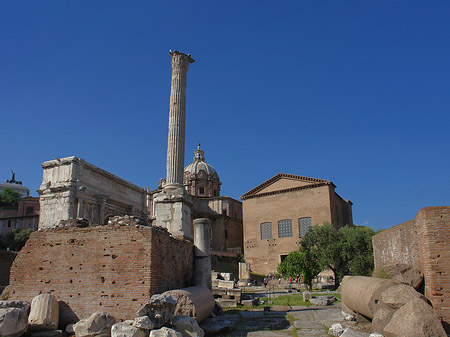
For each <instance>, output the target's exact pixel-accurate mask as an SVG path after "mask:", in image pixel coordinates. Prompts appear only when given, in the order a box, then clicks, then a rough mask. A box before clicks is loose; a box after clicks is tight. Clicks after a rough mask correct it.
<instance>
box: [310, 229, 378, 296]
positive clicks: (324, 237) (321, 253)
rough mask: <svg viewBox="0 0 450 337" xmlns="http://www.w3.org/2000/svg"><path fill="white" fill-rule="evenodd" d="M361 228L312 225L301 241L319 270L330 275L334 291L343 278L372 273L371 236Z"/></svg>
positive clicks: (370, 230)
mask: <svg viewBox="0 0 450 337" xmlns="http://www.w3.org/2000/svg"><path fill="white" fill-rule="evenodd" d="M374 234H375V232H374V231H373V230H372V229H370V228H367V227H363V226H345V227H342V228H340V229H339V230H336V228H335V227H334V226H332V225H331V224H329V223H324V224H323V225H322V226H315V227H314V228H313V229H312V230H311V231H310V232H309V233H308V234H306V236H305V238H304V240H303V241H302V247H303V249H305V250H307V251H309V252H310V254H311V256H314V258H315V259H316V260H317V262H318V264H319V266H320V268H321V269H330V270H331V271H332V272H333V273H334V281H335V288H337V287H338V286H339V283H340V281H341V280H342V277H343V276H344V275H370V274H371V272H372V270H373V250H372V236H373V235H374Z"/></svg>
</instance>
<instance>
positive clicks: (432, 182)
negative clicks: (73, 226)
mask: <svg viewBox="0 0 450 337" xmlns="http://www.w3.org/2000/svg"><path fill="white" fill-rule="evenodd" d="M449 17H450V2H449V1H448V0H442V1H441V0H428V1H414V0H405V1H400V0H376V1H375V0H374V1H368V0H360V1H352V0H348V1H335V0H333V1H320V0H315V1H312V0H309V1H226V2H225V1H195V0H193V1H170V2H169V1H158V2H157V1H115V0H104V1H103V0H95V1H92V0H89V1H83V0H77V1H74V0H72V1H54V0H52V1H46V0H40V1H36V0H33V1H16V0H14V1H13V0H3V1H1V2H0V74H1V75H0V116H1V133H2V141H3V144H4V146H3V147H2V155H1V160H0V179H1V180H5V179H9V178H10V169H13V170H15V171H17V178H18V179H20V180H22V181H23V182H24V184H25V185H27V186H28V187H30V189H31V190H32V194H33V195H37V193H36V192H35V190H37V189H38V188H39V185H40V183H41V180H42V168H41V167H40V165H41V163H42V162H44V161H46V160H50V159H52V158H54V157H66V156H71V155H76V156H78V157H81V158H83V159H85V160H87V161H89V162H91V163H93V164H94V165H97V166H99V167H101V168H103V169H105V170H107V171H110V172H111V173H114V174H116V175H118V176H120V177H122V178H125V179H127V180H129V181H131V182H133V183H135V184H137V185H140V186H142V187H144V186H150V187H151V188H155V187H156V186H157V182H158V180H159V178H160V177H164V176H165V159H166V149H167V125H168V110H169V108H168V106H169V95H170V74H171V65H170V56H169V54H168V52H169V49H172V50H180V51H182V52H185V53H190V54H192V57H193V58H194V59H195V60H196V63H194V64H192V65H191V66H190V68H189V72H188V88H187V95H188V97H187V122H186V125H187V126H186V161H185V164H186V165H187V164H188V163H190V162H191V161H192V157H193V151H194V150H195V148H196V144H197V142H198V141H200V142H201V144H202V148H203V149H204V151H205V157H206V161H207V162H208V163H210V164H212V165H213V166H214V167H215V168H216V169H217V171H218V173H219V176H220V178H221V181H222V183H223V185H222V194H223V195H228V196H231V197H234V198H238V197H239V196H240V195H242V194H244V193H245V192H247V191H249V190H250V189H252V188H253V187H255V186H257V185H258V184H260V183H262V182H263V181H265V180H267V179H269V178H271V177H272V176H274V175H275V174H277V173H279V172H284V173H290V174H298V175H304V176H309V177H315V178H321V179H329V180H331V181H333V182H334V183H335V184H336V185H337V189H336V192H337V193H339V194H340V195H341V196H342V197H344V198H346V199H350V200H352V202H353V203H354V206H353V219H354V223H355V224H365V225H368V226H372V227H373V228H388V227H390V226H393V225H396V224H399V223H401V222H404V221H407V220H409V219H412V218H413V217H414V216H415V214H416V213H417V211H418V210H419V209H421V208H423V207H427V206H442V205H449V201H450V198H449V194H450V174H449V171H450V170H449V166H450V155H449V148H450V132H449V127H450V117H449V116H450V114H449V112H450V99H449V98H450V43H449V41H450V20H449Z"/></svg>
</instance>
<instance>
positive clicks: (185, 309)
mask: <svg viewBox="0 0 450 337" xmlns="http://www.w3.org/2000/svg"><path fill="white" fill-rule="evenodd" d="M163 294H169V295H170V296H172V297H173V298H175V299H176V300H177V306H176V308H175V313H174V316H180V315H187V316H191V317H194V318H195V320H196V321H197V322H199V323H200V322H201V321H202V320H204V319H205V318H207V317H209V316H210V315H211V313H212V312H213V311H214V307H215V303H216V302H215V301H214V296H213V294H212V292H211V291H210V290H209V289H207V288H204V287H199V286H196V287H189V288H183V289H176V290H170V291H166V292H165V293H163Z"/></svg>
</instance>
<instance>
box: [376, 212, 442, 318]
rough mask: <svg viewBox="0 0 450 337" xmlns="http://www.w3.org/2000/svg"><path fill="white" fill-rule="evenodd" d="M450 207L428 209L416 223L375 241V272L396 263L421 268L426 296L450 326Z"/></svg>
mask: <svg viewBox="0 0 450 337" xmlns="http://www.w3.org/2000/svg"><path fill="white" fill-rule="evenodd" d="M449 246H450V206H443V207H426V208H423V209H421V210H419V212H418V213H417V215H416V217H415V219H414V220H411V221H408V222H405V223H403V224H400V225H397V226H394V227H392V228H389V229H387V230H384V231H382V232H381V233H379V234H377V235H375V236H374V237H373V251H374V258H375V269H380V268H383V266H386V265H389V264H396V263H406V264H410V265H413V266H414V267H417V268H419V270H420V271H421V272H422V273H423V275H424V292H425V296H426V297H427V298H428V299H429V300H430V301H431V303H432V306H433V308H434V310H435V312H436V314H437V315H438V316H439V317H440V318H441V319H442V320H443V321H444V322H446V323H447V324H450V250H449Z"/></svg>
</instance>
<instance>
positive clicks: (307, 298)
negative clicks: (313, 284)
mask: <svg viewBox="0 0 450 337" xmlns="http://www.w3.org/2000/svg"><path fill="white" fill-rule="evenodd" d="M311 298H312V294H311V293H310V292H308V291H305V292H304V293H303V302H306V301H309V300H310V299H311Z"/></svg>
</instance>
